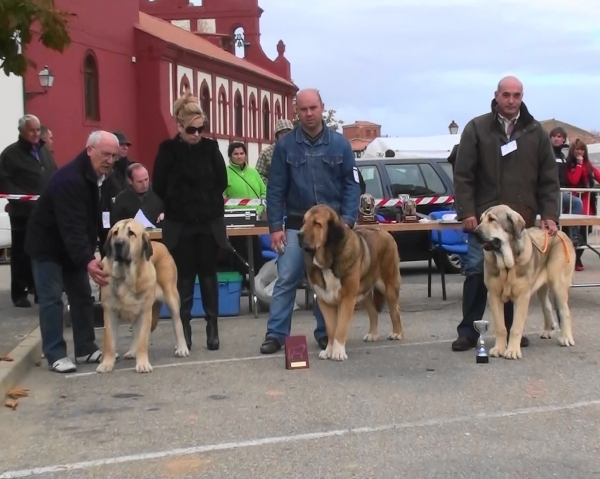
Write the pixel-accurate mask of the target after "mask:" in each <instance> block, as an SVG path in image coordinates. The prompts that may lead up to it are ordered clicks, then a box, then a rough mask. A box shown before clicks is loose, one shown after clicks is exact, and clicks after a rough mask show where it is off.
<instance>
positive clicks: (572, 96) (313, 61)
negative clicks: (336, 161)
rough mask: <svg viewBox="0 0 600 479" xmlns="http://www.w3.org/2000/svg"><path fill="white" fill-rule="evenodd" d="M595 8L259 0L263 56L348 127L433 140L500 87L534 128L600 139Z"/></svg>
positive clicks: (432, 0) (453, 0)
mask: <svg viewBox="0 0 600 479" xmlns="http://www.w3.org/2000/svg"><path fill="white" fill-rule="evenodd" d="M598 3H599V2H598V0H521V1H518V0H494V1H490V0H411V1H408V0H365V1H364V2H363V1H359V0H259V5H260V6H261V7H262V8H263V9H264V10H265V13H264V14H263V16H262V20H261V31H262V39H261V43H262V46H263V49H264V50H265V53H266V54H267V55H268V56H269V57H270V58H275V57H276V54H277V53H276V44H277V42H278V41H279V39H282V40H283V41H284V42H285V44H286V57H287V58H288V59H289V60H290V62H291V64H292V78H293V80H294V81H295V82H296V84H297V85H298V86H299V87H300V88H304V87H311V86H314V87H317V88H319V89H320V90H321V93H322V95H323V100H324V102H325V107H326V108H328V109H329V108H332V109H335V110H337V112H338V113H337V116H338V118H339V119H341V120H344V121H345V122H346V123H351V122H354V121H356V120H368V121H373V122H376V123H379V124H381V125H382V134H389V135H391V136H421V135H438V134H445V133H447V132H448V128H447V127H448V124H449V123H450V122H451V121H452V120H455V121H456V122H457V123H458V124H459V126H460V127H461V130H462V127H463V126H464V125H465V123H466V122H467V121H469V120H470V119H471V118H472V117H474V116H477V115H480V114H482V113H485V112H487V111H489V104H490V101H491V99H492V98H493V93H494V90H495V88H496V85H497V82H498V80H499V79H500V78H501V77H502V76H504V75H508V74H512V75H516V76H517V77H519V78H520V79H521V80H522V81H523V83H524V85H525V90H524V101H525V103H526V104H527V107H528V108H529V110H530V111H531V113H532V114H533V115H534V117H536V118H537V119H539V120H545V119H549V118H556V119H559V120H562V121H566V122H568V123H571V124H574V125H576V126H579V127H582V128H585V129H598V130H600V8H599V7H598V6H597V4H598Z"/></svg>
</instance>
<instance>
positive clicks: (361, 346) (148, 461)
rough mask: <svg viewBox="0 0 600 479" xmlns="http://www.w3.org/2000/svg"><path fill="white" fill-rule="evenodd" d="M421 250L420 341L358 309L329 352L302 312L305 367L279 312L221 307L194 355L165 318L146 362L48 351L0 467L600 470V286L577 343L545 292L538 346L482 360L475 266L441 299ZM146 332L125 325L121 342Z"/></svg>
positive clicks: (356, 472) (580, 313) (0, 478)
mask: <svg viewBox="0 0 600 479" xmlns="http://www.w3.org/2000/svg"><path fill="white" fill-rule="evenodd" d="M586 258H587V261H586V266H587V270H586V271H585V272H582V273H577V275H576V281H577V282H583V281H594V282H598V279H600V277H599V275H600V261H598V260H596V259H594V258H593V257H592V254H591V253H586V256H585V257H584V259H586ZM422 266H423V265H422V264H412V265H409V266H407V267H404V268H403V288H402V294H401V298H402V320H403V324H404V331H405V336H404V339H403V340H402V341H388V340H387V339H385V337H386V336H387V333H388V332H389V331H390V328H391V324H390V321H389V316H388V315H387V314H386V313H382V314H381V316H380V336H381V338H382V339H380V340H379V341H378V342H376V343H369V344H367V343H364V342H363V341H362V337H363V335H364V334H365V333H366V331H367V329H368V319H367V317H366V314H365V313H364V312H362V311H359V312H357V313H356V315H355V318H354V322H353V325H352V327H351V330H350V333H349V341H348V344H347V353H348V360H347V361H345V362H341V363H338V362H333V361H322V360H319V359H318V357H317V355H318V347H317V345H316V343H315V341H314V340H313V339H312V330H313V328H314V319H313V318H312V315H311V314H310V313H309V312H306V311H302V310H300V311H297V312H296V313H294V319H293V330H292V332H293V334H305V335H306V336H307V338H308V344H309V349H310V368H309V369H307V370H296V371H289V370H286V369H285V361H284V357H283V354H282V353H278V354H275V355H272V356H264V355H261V354H260V352H259V347H260V344H261V342H262V340H263V337H264V333H265V327H266V319H267V317H266V314H261V315H260V316H259V318H254V317H252V316H249V315H243V316H240V317H236V318H223V319H221V321H220V333H221V334H220V336H221V349H220V350H219V351H215V352H211V351H208V350H207V349H206V347H205V344H204V342H205V341H204V340H205V335H204V323H203V321H202V320H199V321H194V323H193V330H194V347H193V349H192V352H191V355H190V357H188V358H185V359H179V358H175V357H174V355H173V352H174V338H173V333H172V328H171V326H170V324H169V323H168V322H164V321H163V322H161V323H160V324H159V327H158V329H157V330H156V331H155V333H154V334H153V336H152V345H151V347H150V360H151V362H152V364H153V366H154V371H153V372H152V373H150V374H146V375H142V374H138V373H136V372H135V371H134V370H133V366H134V364H133V362H131V361H127V360H120V361H118V362H117V368H116V370H115V371H114V372H113V373H111V374H105V375H100V374H97V373H95V368H94V366H92V365H86V366H79V369H78V371H77V373H75V374H70V375H59V374H55V373H51V372H50V371H48V369H47V367H46V364H45V363H44V364H42V366H40V367H37V368H35V369H33V370H32V371H31V372H30V373H29V375H28V376H27V377H25V378H24V379H23V380H22V382H21V386H22V387H25V388H28V389H30V396H29V397H27V398H23V399H21V400H20V402H19V406H18V407H17V409H16V410H14V411H13V410H10V409H8V408H2V410H0V430H1V431H2V434H0V479H4V478H9V477H37V478H42V479H59V478H60V479H63V478H140V479H141V478H200V477H202V478H245V479H250V478H257V479H258V478H261V479H263V478H283V477H285V478H313V477H315V478H316V477H327V478H350V477H352V478H354V477H356V478H371V477H373V478H375V477H377V478H397V477H407V478H480V477H492V478H548V477H561V478H567V477H568V478H592V477H600V435H599V433H598V430H599V426H600V419H599V418H600V378H599V375H598V362H599V360H600V346H599V343H598V338H599V337H600V336H599V335H600V323H599V321H598V306H599V304H600V298H599V296H598V292H597V289H588V288H574V289H572V290H571V301H570V304H571V307H572V311H573V317H574V335H575V341H576V345H575V346H574V347H572V348H563V347H560V346H559V345H558V342H557V339H556V335H555V337H553V339H551V340H542V339H541V338H540V337H539V333H540V332H541V329H542V324H543V319H542V315H541V310H540V308H539V306H538V304H537V299H534V300H533V301H532V304H531V309H530V316H529V320H528V323H527V327H526V331H527V334H528V336H529V338H530V341H531V345H530V347H529V348H526V349H523V359H521V360H516V361H508V360H504V359H493V358H492V359H491V360H490V363H489V364H487V365H478V364H476V363H475V350H472V351H468V352H461V353H457V352H452V351H451V348H450V343H451V342H452V341H453V340H454V339H455V337H456V325H457V324H458V322H459V321H460V318H461V304H460V298H461V294H462V280H463V277H461V276H459V275H452V276H449V277H448V282H449V284H448V300H447V301H442V299H441V289H440V285H439V277H438V276H437V275H436V276H434V287H433V295H432V298H428V297H427V290H426V282H427V276H426V274H425V273H426V270H424V269H423V268H422ZM298 302H299V304H300V305H301V306H302V304H303V294H302V292H301V293H299V295H298ZM242 306H243V307H244V308H246V309H247V301H246V300H245V298H242ZM244 312H246V310H244ZM486 316H487V314H486ZM97 333H98V338H99V342H101V338H102V335H101V332H100V331H97ZM130 334H131V333H130V332H129V328H128V327H121V330H120V339H119V351H120V352H121V353H123V352H125V351H126V348H127V346H128V341H129V339H130ZM486 340H487V344H488V347H490V346H491V344H492V341H491V337H490V334H489V333H488V334H487V335H486ZM70 350H72V347H70Z"/></svg>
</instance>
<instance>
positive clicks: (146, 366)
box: [135, 360, 152, 373]
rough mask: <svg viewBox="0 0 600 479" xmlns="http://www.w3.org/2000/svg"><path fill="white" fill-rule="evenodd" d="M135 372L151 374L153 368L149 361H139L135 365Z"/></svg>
mask: <svg viewBox="0 0 600 479" xmlns="http://www.w3.org/2000/svg"><path fill="white" fill-rule="evenodd" d="M135 370H136V371H137V372H138V373H151V372H152V366H150V363H149V362H148V360H146V361H138V362H137V364H136V365H135Z"/></svg>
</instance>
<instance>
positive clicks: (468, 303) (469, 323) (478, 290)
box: [452, 274, 487, 351]
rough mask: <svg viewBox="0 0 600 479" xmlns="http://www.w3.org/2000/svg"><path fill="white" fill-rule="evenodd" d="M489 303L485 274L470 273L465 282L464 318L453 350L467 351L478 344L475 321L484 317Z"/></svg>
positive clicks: (459, 326)
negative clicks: (484, 279)
mask: <svg viewBox="0 0 600 479" xmlns="http://www.w3.org/2000/svg"><path fill="white" fill-rule="evenodd" d="M486 303H487V288H486V287H485V283H484V282H483V275H480V274H469V275H467V276H466V277H465V282H464V284H463V300H462V310H463V320H462V321H461V323H460V324H459V325H458V328H457V330H458V339H456V340H455V341H454V342H453V343H452V350H453V351H467V350H469V349H473V348H474V347H475V346H476V345H477V338H478V334H477V332H476V331H475V328H474V327H473V321H477V320H479V319H481V318H483V313H484V312H485V306H486Z"/></svg>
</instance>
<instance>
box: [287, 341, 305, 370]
mask: <svg viewBox="0 0 600 479" xmlns="http://www.w3.org/2000/svg"><path fill="white" fill-rule="evenodd" d="M284 347H285V369H308V344H307V343H306V336H288V337H287V338H285V341H284Z"/></svg>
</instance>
